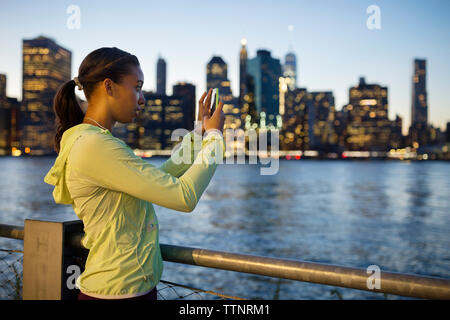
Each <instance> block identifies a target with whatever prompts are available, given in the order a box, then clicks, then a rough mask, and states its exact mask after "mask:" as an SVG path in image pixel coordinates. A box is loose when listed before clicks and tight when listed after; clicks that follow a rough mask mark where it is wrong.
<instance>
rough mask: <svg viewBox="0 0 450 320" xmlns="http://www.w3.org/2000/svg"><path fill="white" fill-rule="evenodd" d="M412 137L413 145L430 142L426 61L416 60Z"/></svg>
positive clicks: (413, 86) (412, 106)
mask: <svg viewBox="0 0 450 320" xmlns="http://www.w3.org/2000/svg"><path fill="white" fill-rule="evenodd" d="M410 136H411V142H412V144H413V145H415V144H416V143H417V144H418V146H421V145H425V144H427V142H428V104H427V89H426V60H422V59H415V60H414V74H413V84H412V105H411V127H410ZM416 146H417V145H416Z"/></svg>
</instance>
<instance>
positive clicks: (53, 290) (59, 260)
mask: <svg viewBox="0 0 450 320" xmlns="http://www.w3.org/2000/svg"><path fill="white" fill-rule="evenodd" d="M79 232H83V223H82V222H81V221H80V220H75V221H63V222H56V221H43V220H33V219H26V220H25V236H24V248H23V249H24V254H23V299H24V300H62V299H64V300H66V299H76V298H77V295H78V292H79V291H78V290H77V289H76V288H73V287H72V286H70V287H69V286H67V280H68V277H69V276H70V275H71V274H70V273H68V270H67V268H68V267H69V266H70V265H78V266H79V267H81V266H82V265H81V264H80V262H79V261H78V260H77V257H80V249H77V248H73V246H70V245H69V243H68V240H69V239H70V238H71V234H73V233H79Z"/></svg>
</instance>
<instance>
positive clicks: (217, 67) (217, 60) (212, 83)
mask: <svg viewBox="0 0 450 320" xmlns="http://www.w3.org/2000/svg"><path fill="white" fill-rule="evenodd" d="M224 81H228V67H227V64H226V63H225V61H223V59H222V58H221V57H219V56H213V57H212V58H211V60H209V62H208V64H207V65H206V90H207V91H208V90H209V89H210V88H219V92H220V93H225V92H223V90H221V89H222V82H224Z"/></svg>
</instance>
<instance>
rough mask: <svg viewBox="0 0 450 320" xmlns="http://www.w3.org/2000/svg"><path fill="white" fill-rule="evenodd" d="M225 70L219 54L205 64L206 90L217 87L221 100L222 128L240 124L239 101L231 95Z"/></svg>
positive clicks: (234, 127) (225, 67)
mask: <svg viewBox="0 0 450 320" xmlns="http://www.w3.org/2000/svg"><path fill="white" fill-rule="evenodd" d="M227 70H228V67H227V64H226V63H225V61H223V59H222V58H221V57H219V56H213V57H212V58H211V60H210V61H209V62H208V64H207V66H206V90H209V89H210V88H218V89H219V97H220V99H221V100H222V101H223V113H224V114H225V124H224V129H228V128H232V129H236V128H239V127H241V125H242V122H241V117H240V109H239V101H238V99H235V98H234V97H233V94H232V91H231V82H230V80H229V79H228V71H227Z"/></svg>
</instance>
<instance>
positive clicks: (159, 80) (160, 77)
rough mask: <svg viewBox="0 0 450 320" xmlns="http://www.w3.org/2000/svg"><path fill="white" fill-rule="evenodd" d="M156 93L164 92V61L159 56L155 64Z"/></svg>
mask: <svg viewBox="0 0 450 320" xmlns="http://www.w3.org/2000/svg"><path fill="white" fill-rule="evenodd" d="M156 93H157V94H163V95H164V94H166V61H165V60H164V59H163V58H161V57H159V58H158V62H157V64H156Z"/></svg>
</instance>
